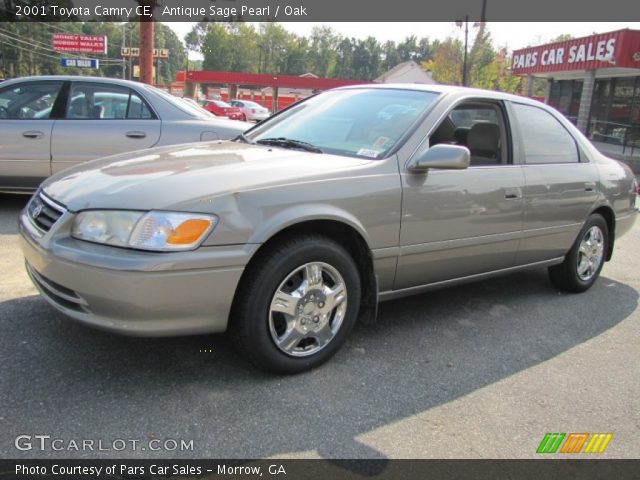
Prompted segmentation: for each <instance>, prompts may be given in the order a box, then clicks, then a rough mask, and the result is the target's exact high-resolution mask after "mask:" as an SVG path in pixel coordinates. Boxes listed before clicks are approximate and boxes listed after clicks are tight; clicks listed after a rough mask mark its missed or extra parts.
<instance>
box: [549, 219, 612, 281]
mask: <svg viewBox="0 0 640 480" xmlns="http://www.w3.org/2000/svg"><path fill="white" fill-rule="evenodd" d="M594 228H595V229H598V230H599V231H600V232H601V234H602V254H601V255H600V260H599V262H598V264H597V265H596V268H595V269H594V270H593V272H592V273H590V274H589V275H588V276H585V275H581V274H580V273H579V265H580V264H581V262H580V261H581V259H582V258H583V257H584V255H583V254H582V253H581V252H580V246H581V244H582V242H583V240H585V239H586V237H587V235H588V234H589V232H592V229H594ZM608 251H609V228H608V227H607V222H606V221H605V219H604V218H603V217H602V215H599V214H597V213H595V214H593V215H591V216H590V217H589V218H588V219H587V221H586V222H585V224H584V226H583V227H582V230H580V234H579V235H578V238H576V241H575V243H574V244H573V246H572V247H571V250H569V253H567V255H566V257H565V259H564V262H562V263H561V264H560V265H555V266H553V267H550V268H549V278H550V279H551V283H553V285H554V286H555V287H556V288H558V289H560V290H564V291H567V292H574V293H580V292H584V291H585V290H588V289H589V288H590V287H591V285H593V284H594V283H595V281H596V280H597V279H598V277H599V276H600V271H601V270H602V267H603V265H604V262H605V259H606V256H607V252H608ZM594 264H595V262H594Z"/></svg>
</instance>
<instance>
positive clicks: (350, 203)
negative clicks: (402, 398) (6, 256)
mask: <svg viewBox="0 0 640 480" xmlns="http://www.w3.org/2000/svg"><path fill="white" fill-rule="evenodd" d="M397 105H401V106H404V108H397V107H396V106H397ZM391 106H393V108H390V107H391ZM380 112H384V115H379V113H380ZM393 112H395V113H393ZM387 117H388V118H387ZM636 199H637V184H636V182H635V179H634V177H633V175H632V173H631V171H630V170H629V168H628V167H626V166H624V165H622V164H621V163H618V162H616V161H613V160H610V159H608V158H606V157H604V156H603V155H601V154H600V153H599V152H598V151H597V150H596V149H595V148H594V147H593V146H592V145H591V143H590V142H589V141H588V140H587V139H586V138H585V137H584V136H583V135H582V134H581V133H580V132H579V131H578V130H577V129H576V128H575V127H574V126H573V125H572V124H571V123H570V122H569V121H567V120H566V119H565V118H564V117H563V116H562V115H560V114H559V113H558V112H556V111H555V110H553V109H552V108H550V107H547V106H546V105H543V104H541V103H538V102H535V101H532V100H529V99H526V98H521V97H516V96H511V95H506V94H500V93H496V92H488V91H481V90H472V89H462V88H454V87H442V86H432V85H428V86H418V85H404V86H402V85H400V86H390V85H378V86H361V87H345V88H340V89H336V90H331V91H327V92H324V93H321V94H319V95H317V96H314V97H312V98H309V99H307V100H305V101H303V102H301V103H298V104H296V105H294V106H292V107H290V108H289V109H287V110H284V111H283V112H281V113H279V114H277V115H275V116H273V117H272V118H271V119H269V120H267V121H266V122H264V123H262V124H259V125H257V126H256V127H254V128H253V129H252V130H250V131H248V132H247V133H246V134H245V135H242V136H240V137H239V138H238V139H236V140H235V141H234V142H230V141H225V142H222V141H219V142H211V143H207V144H192V145H185V146H178V147H165V148H159V149H152V150H148V151H145V152H138V153H134V154H128V155H121V156H118V157H112V158H110V159H105V160H97V161H94V162H91V163H88V164H85V165H82V166H78V167H74V168H72V169H70V170H67V171H66V172H64V173H62V174H59V175H56V176H54V177H52V178H50V179H49V180H47V181H46V182H45V183H44V184H43V186H42V188H41V189H40V191H39V192H38V193H37V194H36V195H35V196H34V197H33V198H32V200H31V201H30V202H29V204H28V205H27V206H26V207H25V209H24V211H23V212H22V213H21V216H20V232H21V243H22V248H23V251H24V254H25V257H26V262H27V270H28V272H29V275H30V276H31V278H32V280H33V282H34V284H35V285H36V286H37V288H38V289H39V290H40V292H41V293H42V295H43V296H44V298H45V299H46V300H47V301H48V302H49V303H51V305H53V306H54V307H55V308H57V309H58V310H60V311H62V312H64V313H66V314H67V315H68V316H70V317H73V318H74V319H76V320H79V321H80V322H82V323H85V324H87V325H92V326H95V327H100V328H103V329H107V330H111V331H116V332H121V333H125V334H131V335H182V334H197V333H205V332H223V331H225V330H227V329H229V330H230V331H231V333H232V338H233V339H234V341H235V342H236V344H237V345H238V346H239V348H240V349H241V350H242V351H243V352H244V353H245V354H246V356H247V357H248V358H249V359H251V360H252V361H253V362H254V363H255V364H256V365H258V366H260V367H263V368H266V369H269V370H273V371H278V372H299V371H303V370H306V369H309V368H311V367H314V366H316V365H318V364H320V363H322V362H323V361H325V360H327V359H328V358H329V357H331V356H332V355H333V354H334V353H335V352H336V350H337V349H338V348H339V347H340V345H341V344H342V343H343V342H344V340H345V338H346V336H347V335H348V333H349V331H350V330H351V328H352V327H353V325H354V323H355V321H356V319H357V318H361V319H369V320H371V319H373V318H375V315H376V306H377V304H378V302H379V301H383V300H388V299H393V298H398V297H401V296H404V295H410V294H415V293H420V292H424V291H426V290H429V289H432V288H436V287H443V286H447V285H453V284H456V283H460V282H467V281H470V280H479V279H483V278H486V277H488V276H491V275H496V274H502V273H508V272H513V271H516V270H521V269H525V268H537V267H546V268H548V269H549V273H550V276H551V280H552V281H553V283H554V284H555V285H556V286H557V287H558V288H560V289H563V290H568V291H573V292H581V291H584V290H587V289H588V288H589V287H590V286H591V285H592V284H593V283H594V282H595V281H596V279H597V278H598V275H599V273H600V270H601V268H602V266H603V263H604V262H605V261H606V260H609V259H610V258H611V255H612V253H613V247H614V243H615V240H616V239H617V238H619V237H620V236H621V235H623V234H624V233H625V232H627V231H628V230H629V229H630V228H631V227H632V225H633V223H634V221H635V219H636V216H637V208H636Z"/></svg>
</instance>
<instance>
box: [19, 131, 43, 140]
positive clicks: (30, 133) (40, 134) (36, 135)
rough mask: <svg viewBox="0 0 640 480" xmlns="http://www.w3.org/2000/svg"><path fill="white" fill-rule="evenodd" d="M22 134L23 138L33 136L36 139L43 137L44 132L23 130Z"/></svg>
mask: <svg viewBox="0 0 640 480" xmlns="http://www.w3.org/2000/svg"><path fill="white" fill-rule="evenodd" d="M22 136H23V137H24V138H34V139H38V138H42V137H44V132H40V131H38V130H28V131H26V132H23V134H22Z"/></svg>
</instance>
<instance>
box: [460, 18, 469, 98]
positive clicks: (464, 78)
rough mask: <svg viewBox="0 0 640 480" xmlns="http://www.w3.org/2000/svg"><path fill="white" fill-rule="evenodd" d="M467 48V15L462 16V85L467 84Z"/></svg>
mask: <svg viewBox="0 0 640 480" xmlns="http://www.w3.org/2000/svg"><path fill="white" fill-rule="evenodd" d="M468 49H469V15H465V17H464V60H463V61H462V86H463V87H466V86H467V50H468Z"/></svg>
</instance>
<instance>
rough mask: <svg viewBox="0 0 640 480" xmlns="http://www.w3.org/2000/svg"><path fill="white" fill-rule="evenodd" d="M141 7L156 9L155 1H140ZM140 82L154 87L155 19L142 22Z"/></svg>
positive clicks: (145, 18)
mask: <svg viewBox="0 0 640 480" xmlns="http://www.w3.org/2000/svg"><path fill="white" fill-rule="evenodd" d="M138 4H139V5H140V6H141V7H144V6H148V7H150V8H153V7H155V5H156V2H155V0H138ZM139 23H140V81H141V82H142V83H147V84H149V85H153V18H150V17H144V19H142V20H140V22H139Z"/></svg>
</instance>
